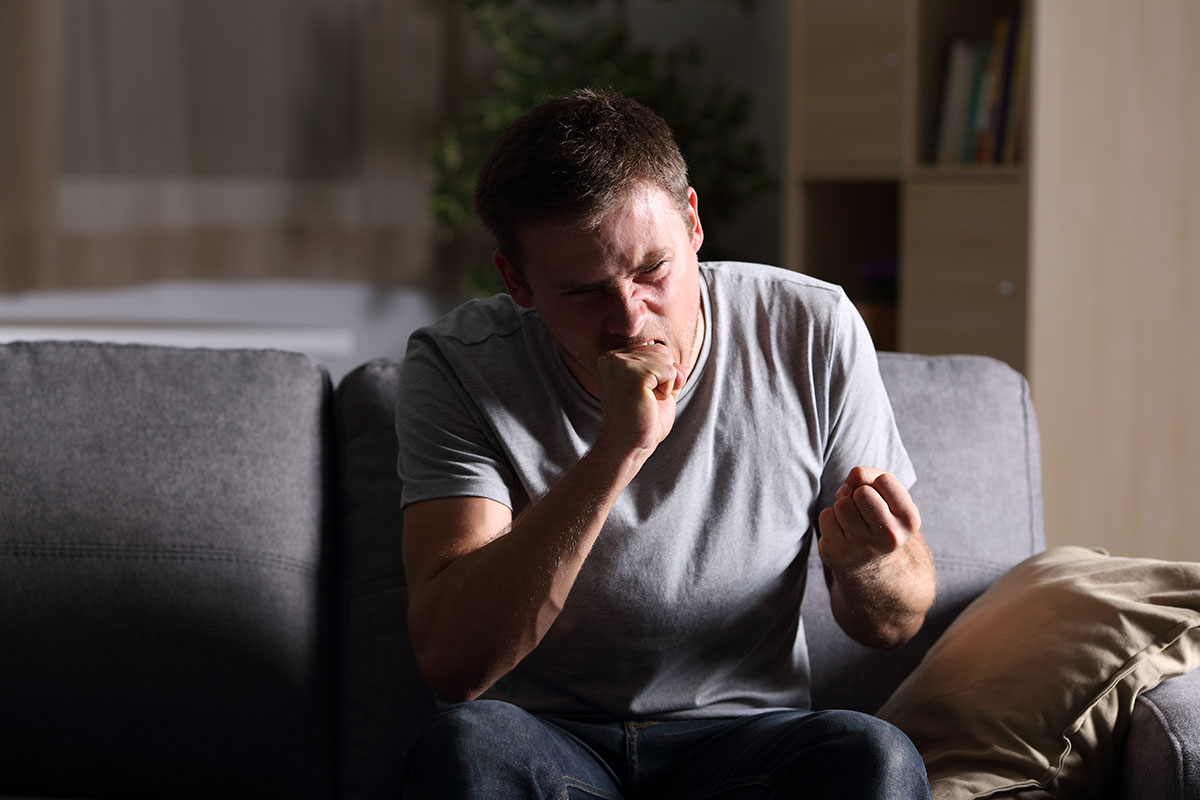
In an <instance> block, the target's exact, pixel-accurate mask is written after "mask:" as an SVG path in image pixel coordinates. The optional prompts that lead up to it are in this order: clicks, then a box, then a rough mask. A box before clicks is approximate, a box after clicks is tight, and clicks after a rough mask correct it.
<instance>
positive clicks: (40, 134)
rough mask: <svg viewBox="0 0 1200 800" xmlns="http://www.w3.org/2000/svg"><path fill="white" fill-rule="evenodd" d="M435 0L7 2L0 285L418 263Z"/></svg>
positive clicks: (90, 283)
mask: <svg viewBox="0 0 1200 800" xmlns="http://www.w3.org/2000/svg"><path fill="white" fill-rule="evenodd" d="M448 5H452V4H445V3H438V2H436V1H435V0H155V2H153V3H147V2H144V0H4V3H3V4H0V68H2V69H0V291H20V290H26V289H45V288H65V287H71V288H76V287H98V286H112V285H119V284H129V283H138V282H145V281H152V280H161V279H180V278H188V279H193V278H195V279H229V278H262V277H305V278H329V279H347V280H351V279H352V280H371V281H386V282H391V281H397V282H408V281H416V280H422V279H424V278H425V277H426V275H427V273H428V272H429V270H430V267H431V263H432V261H433V251H434V237H433V229H432V223H431V221H430V219H429V215H428V213H427V211H426V205H427V204H426V197H427V195H428V191H429V185H430V181H431V176H432V173H431V170H430V168H429V166H428V163H427V156H426V148H427V142H428V140H429V138H430V137H431V135H432V133H433V131H434V129H435V128H436V126H437V124H438V121H439V120H440V119H441V118H442V117H443V115H444V114H445V112H446V107H447V101H446V98H445V92H444V88H445V87H444V80H443V77H442V76H443V74H444V73H445V69H444V65H443V61H444V55H443V54H444V52H445V50H446V48H445V46H444V40H445V29H446V19H445V15H446V11H445V8H444V7H445V6H448Z"/></svg>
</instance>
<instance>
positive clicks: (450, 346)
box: [397, 262, 914, 720]
mask: <svg viewBox="0 0 1200 800" xmlns="http://www.w3.org/2000/svg"><path fill="white" fill-rule="evenodd" d="M700 275H701V281H700V286H701V293H702V302H703V309H704V315H705V319H706V322H707V324H706V326H705V335H704V344H703V348H702V350H701V353H700V357H699V361H698V362H697V365H696V368H695V369H694V370H693V372H692V374H691V376H690V377H689V379H688V383H687V385H686V386H685V387H684V388H683V391H682V393H681V395H680V397H679V403H678V408H677V414H676V420H675V425H674V427H673V428H672V430H671V433H670V435H669V436H668V437H667V438H666V439H665V440H664V441H663V442H662V443H661V444H660V445H659V447H658V449H657V450H656V451H655V452H654V454H653V455H652V456H651V457H650V459H649V460H648V461H647V462H646V464H645V465H644V466H643V468H642V470H641V472H640V473H639V474H638V475H637V477H636V478H635V479H634V480H633V482H632V483H631V484H630V485H629V487H628V488H627V489H626V490H625V491H624V493H622V495H621V496H620V498H619V499H618V501H617V504H616V506H615V507H614V508H613V510H612V513H611V514H610V515H609V518H608V520H607V522H606V523H605V525H604V528H603V530H602V531H601V533H600V536H599V537H598V539H597V541H596V543H595V546H594V547H593V549H592V552H591V554H590V555H589V557H588V559H587V561H586V562H585V563H584V566H583V569H582V570H581V571H580V573H579V577H578V579H577V581H576V583H575V585H574V587H573V589H572V590H571V593H570V595H569V597H568V599H567V602H566V604H565V606H564V608H563V610H562V613H561V614H560V615H559V617H558V619H557V620H556V621H555V623H554V625H553V626H552V627H551V629H550V631H549V632H548V633H547V634H546V636H545V638H544V639H543V640H542V642H541V644H540V645H539V646H538V647H537V648H536V649H535V650H534V651H533V652H532V653H531V654H530V655H529V656H527V657H526V658H525V659H524V661H522V662H521V663H520V664H519V665H518V666H517V667H516V668H515V669H514V670H513V671H512V672H511V673H509V675H507V676H506V677H505V678H503V679H502V680H501V681H500V682H499V683H497V684H496V686H494V687H493V688H492V689H491V690H490V691H489V692H488V693H487V695H486V696H488V697H494V698H498V699H503V700H507V701H509V702H513V703H516V704H518V705H520V706H522V707H524V708H526V709H527V710H530V711H533V712H535V713H544V714H555V715H562V716H578V717H592V718H605V719H617V720H630V719H671V718H686V717H701V716H736V715H740V714H748V713H755V712H758V711H763V710H767V709H776V708H805V707H807V706H808V704H809V666H808V652H807V648H806V646H805V641H804V631H803V627H802V625H801V624H800V600H801V597H802V595H803V593H804V583H805V576H806V574H807V571H806V568H805V567H806V565H805V562H806V561H807V557H808V552H809V549H810V547H811V542H812V539H813V537H812V536H811V535H809V534H811V532H812V531H813V530H814V528H815V525H816V517H817V514H818V512H819V510H820V509H822V508H825V507H828V506H830V505H832V503H833V499H834V495H835V493H836V491H837V489H838V487H839V486H840V485H841V483H842V481H843V480H844V479H845V477H846V475H847V473H848V472H849V471H850V469H851V468H853V467H854V466H856V465H860V464H862V465H869V466H874V467H878V468H881V469H885V470H888V471H889V472H892V473H894V474H896V475H897V476H898V477H899V478H900V479H901V480H902V481H903V482H904V483H905V485H911V484H912V483H913V480H914V475H913V471H912V465H911V463H910V461H909V459H908V455H907V453H906V452H905V450H904V446H903V445H902V444H901V442H900V436H899V434H898V432H897V430H896V425H895V421H894V419H893V416H892V408H891V405H890V403H889V401H888V399H887V395H886V393H885V391H884V388H883V383H882V381H881V379H880V376H879V370H878V367H877V364H876V358H875V351H874V348H873V347H872V344H871V341H870V337H869V335H868V334H867V331H866V328H865V326H864V325H863V323H862V320H861V318H860V317H859V316H858V314H857V313H856V312H855V310H854V307H853V305H852V304H851V303H850V302H849V300H847V299H846V296H845V294H844V293H843V292H842V290H841V289H839V288H837V287H836V286H832V285H830V284H826V283H822V282H820V281H817V280H815V279H812V278H809V277H806V276H804V275H800V274H798V273H794V272H790V271H787V270H782V269H777V268H774V267H765V266H760V265H753V264H741V263H725V262H719V263H708V264H701V265H700ZM600 421H601V412H600V404H599V402H598V401H597V400H596V399H595V398H593V397H592V396H591V395H590V394H588V393H587V392H586V391H584V389H583V388H582V387H581V386H580V385H579V383H578V381H577V380H576V379H575V378H574V376H572V375H571V373H570V372H569V371H568V369H567V367H566V366H565V365H564V364H563V362H562V360H561V358H560V357H559V355H558V353H557V351H556V349H555V345H554V343H553V341H552V339H551V338H550V336H549V334H548V332H547V331H546V329H545V328H544V327H543V325H542V324H541V322H540V320H539V319H538V316H537V314H536V313H535V312H533V311H531V310H527V309H522V308H520V307H519V306H517V305H516V304H515V303H513V302H512V301H511V299H509V298H508V296H506V295H498V296H496V297H493V298H491V299H488V300H481V301H473V302H469V303H466V304H465V305H463V306H461V307H459V308H458V309H456V310H455V311H453V312H452V313H451V314H450V315H448V316H447V317H446V318H445V319H443V320H441V321H440V322H438V323H436V324H434V325H432V326H430V327H428V328H424V329H421V330H419V331H417V332H416V333H414V334H413V336H412V338H411V339H410V341H409V349H408V354H407V357H406V359H405V362H404V369H403V372H402V376H401V389H400V396H399V402H398V406H397V431H398V434H399V438H400V444H401V446H400V458H399V471H400V477H401V479H402V481H403V485H404V489H403V492H404V494H403V502H404V503H405V504H406V505H407V504H409V503H413V502H416V501H419V500H427V499H433V498H439V497H450V496H479V497H488V498H491V499H493V500H497V501H499V502H501V503H504V504H505V505H507V506H509V507H510V508H512V509H513V511H514V513H517V514H519V513H520V512H521V510H522V509H523V508H524V507H525V506H526V505H527V504H528V503H529V501H530V499H531V498H537V497H539V496H540V495H542V494H543V493H545V492H546V491H547V490H548V489H549V487H550V486H551V485H552V484H553V483H554V482H555V480H556V479H557V477H558V476H559V475H560V474H562V473H563V472H564V471H565V470H566V469H568V468H569V467H570V466H572V465H573V464H574V463H575V462H576V461H578V460H579V458H581V457H582V456H583V455H584V453H585V452H586V451H587V450H588V448H589V447H590V445H591V443H592V442H593V441H594V439H595V437H596V435H597V433H598V432H599V428H600Z"/></svg>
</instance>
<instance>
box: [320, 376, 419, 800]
mask: <svg viewBox="0 0 1200 800" xmlns="http://www.w3.org/2000/svg"><path fill="white" fill-rule="evenodd" d="M399 376H400V365H399V363H397V362H396V361H391V360H386V359H380V360H376V361H372V362H369V363H367V364H364V365H363V366H361V367H359V368H358V369H356V370H354V371H353V372H351V373H350V374H349V375H347V376H346V377H345V378H343V379H342V381H341V383H340V384H339V385H338V388H337V396H336V403H335V408H336V413H337V428H338V432H339V439H340V441H341V451H342V453H341V458H340V463H341V469H340V470H339V474H340V475H341V481H340V496H341V503H340V505H341V514H340V519H341V525H340V530H341V531H342V533H343V536H342V539H341V541H342V546H343V548H344V549H343V551H342V553H341V556H340V558H339V560H340V561H341V562H342V563H343V565H344V575H345V578H346V583H345V586H344V587H343V592H344V598H345V602H343V603H341V604H340V606H341V608H342V609H343V613H342V615H341V619H340V622H339V628H340V632H339V636H338V640H339V647H338V652H339V653H340V654H341V656H342V661H341V664H340V670H339V673H340V680H339V694H340V699H339V707H340V708H341V710H342V715H341V718H340V720H339V724H338V732H339V741H340V750H339V759H338V763H339V772H340V775H341V778H340V780H339V786H340V788H341V792H342V795H343V796H345V797H350V798H360V799H361V798H385V797H397V796H399V773H400V768H401V766H402V764H403V758H402V755H403V753H404V751H405V750H406V749H407V748H408V745H409V743H410V741H411V740H412V737H413V734H414V733H415V732H416V730H417V728H419V727H420V725H421V724H422V723H423V722H424V721H425V720H426V719H427V718H428V717H429V716H430V715H432V713H433V711H434V695H433V692H432V691H431V690H430V689H429V688H428V687H427V686H426V684H425V682H424V680H422V678H421V676H420V674H419V673H418V672H417V668H416V663H415V661H414V660H413V655H412V647H411V645H410V644H409V639H408V626H407V618H406V614H407V613H408V594H407V587H406V584H405V581H404V564H403V558H402V552H401V522H402V513H401V505H400V478H399V476H398V475H397V474H396V457H397V454H398V451H399V446H398V443H397V440H396V423H395V420H396V391H397V388H398V386H399Z"/></svg>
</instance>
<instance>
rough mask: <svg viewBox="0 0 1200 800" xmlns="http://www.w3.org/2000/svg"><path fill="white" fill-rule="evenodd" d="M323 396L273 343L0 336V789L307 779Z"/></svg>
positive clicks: (319, 602)
mask: <svg viewBox="0 0 1200 800" xmlns="http://www.w3.org/2000/svg"><path fill="white" fill-rule="evenodd" d="M330 397H331V389H330V386H329V379H328V376H327V375H326V373H325V371H324V369H323V368H321V367H320V366H319V365H317V364H316V363H315V362H313V361H312V360H311V359H309V358H307V357H305V356H300V355H295V354H288V353H277V352H264V351H253V352H250V351H231V350H221V351H213V350H182V349H173V348H156V347H141V346H119V345H100V344H88V343H38V344H20V343H18V344H10V345H6V346H0V487H2V488H0V643H3V647H4V655H3V657H0V793H9V794H30V795H39V796H43V795H63V796H81V795H82V796H105V797H112V796H152V797H242V796H257V797H292V798H325V797H329V796H330V795H331V787H332V743H331V741H330V729H331V724H330V718H331V707H332V680H331V677H330V673H331V663H330V662H331V659H330V657H329V653H330V652H331V647H330V630H329V622H330V620H329V615H328V613H327V611H326V609H328V607H329V603H328V600H327V598H328V592H329V590H330V581H329V574H328V570H327V568H326V567H325V566H323V565H325V564H326V563H327V550H328V547H329V544H330V543H329V540H328V537H329V535H330V533H331V523H332V514H331V509H330V507H329V499H330V498H331V496H332V492H331V490H330V474H329V466H328V459H327V453H328V451H329V445H330V444H331V442H332V436H331V429H330V428H331V426H330V420H329V405H330V403H329V400H330Z"/></svg>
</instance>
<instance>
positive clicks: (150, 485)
mask: <svg viewBox="0 0 1200 800" xmlns="http://www.w3.org/2000/svg"><path fill="white" fill-rule="evenodd" d="M881 365H882V369H883V372H884V377H885V380H886V382H887V384H888V388H889V392H890V393H891V395H892V399H893V402H894V404H895V407H896V413H897V417H898V420H899V424H900V426H901V429H902V433H903V435H904V438H905V441H906V443H907V444H908V446H909V449H910V452H911V454H912V457H913V460H914V462H915V464H916V468H917V472H918V474H919V475H920V480H919V483H918V484H917V486H916V488H915V490H914V494H915V495H916V499H917V501H918V503H919V504H920V507H921V509H922V514H923V517H924V528H925V531H926V534H927V537H928V540H929V542H930V545H931V547H932V548H933V550H934V553H935V557H936V559H937V563H938V567H939V573H940V593H939V597H938V601H937V603H936V605H935V607H934V610H933V613H932V615H931V617H930V619H929V622H928V624H927V625H926V627H925V629H924V630H923V631H922V632H921V633H920V634H919V636H918V637H917V639H916V641H915V642H914V643H912V644H911V645H910V646H908V647H906V648H903V649H901V650H899V651H897V652H894V653H888V654H881V653H877V652H871V651H867V650H865V649H863V648H860V647H858V646H856V645H854V644H853V643H851V642H850V641H848V640H847V639H846V638H845V637H844V636H843V635H842V634H841V633H840V632H839V631H838V630H837V629H836V627H835V626H834V624H833V622H832V620H831V619H830V618H829V616H828V612H827V611H826V610H825V609H826V601H825V598H824V597H823V596H820V595H823V591H824V590H823V582H822V581H821V580H820V579H819V578H818V577H817V576H816V575H814V576H813V579H811V580H810V581H809V586H810V587H811V588H810V592H811V593H812V595H813V596H812V597H810V598H808V601H807V603H808V605H807V606H806V612H805V615H806V619H807V620H808V622H807V624H808V631H809V641H810V650H811V651H812V659H813V670H814V675H813V679H814V699H815V702H816V704H817V705H819V706H823V707H826V706H842V707H850V708H858V709H862V710H867V711H871V710H874V709H875V708H877V707H878V706H879V705H880V703H882V701H883V700H884V699H885V698H886V697H887V696H888V695H889V694H890V692H891V691H892V689H893V688H894V687H895V686H896V685H897V684H898V683H899V682H900V680H901V679H902V678H903V677H904V675H906V674H907V673H908V672H909V671H910V670H911V669H912V668H913V667H914V665H915V664H916V663H917V662H918V660H919V659H920V657H921V654H922V652H923V650H924V649H925V648H926V647H928V646H929V644H930V643H931V642H932V641H933V640H934V639H936V637H937V636H938V634H939V633H940V632H941V631H942V630H944V629H945V627H946V626H947V625H948V624H949V622H950V621H951V620H952V619H953V618H954V616H955V615H956V614H957V613H958V612H959V611H960V610H961V609H962V608H963V607H964V606H965V605H966V604H967V603H969V602H970V600H971V599H972V598H974V597H975V596H976V595H978V594H979V593H980V592H981V591H982V590H983V589H985V588H986V587H987V586H988V585H989V584H990V583H991V582H992V581H993V580H994V579H995V578H996V577H997V576H998V575H1000V574H1001V573H1002V572H1004V571H1005V570H1006V569H1007V568H1008V567H1010V566H1011V565H1013V564H1015V563H1017V562H1018V561H1021V560H1022V559H1024V558H1025V557H1026V556H1028V555H1030V554H1032V553H1034V552H1036V551H1039V550H1040V549H1042V548H1043V538H1042V520H1041V511H1040V509H1041V496H1040V475H1039V466H1038V463H1039V462H1038V441H1037V430H1036V424H1035V422H1034V418H1033V411H1032V407H1031V405H1030V400H1029V394H1028V391H1027V387H1026V385H1025V383H1024V381H1023V379H1022V378H1021V377H1020V376H1019V375H1018V374H1016V373H1014V372H1013V371H1011V370H1010V369H1008V368H1007V367H1005V366H1003V365H1001V364H999V363H998V362H994V361H990V360H987V359H982V358H974V357H918V356H900V355H890V354H885V355H884V356H883V357H882V360H881ZM398 369H399V368H398V365H397V364H396V363H394V362H391V361H375V362H371V363H368V364H365V365H363V366H362V367H360V368H359V369H357V370H356V371H354V372H353V373H351V374H349V375H347V376H346V377H345V378H344V379H343V380H342V381H341V382H340V384H339V385H338V386H337V387H336V389H335V388H334V387H332V386H331V385H330V381H329V379H328V377H327V374H326V373H325V371H324V370H323V369H322V367H321V366H320V365H318V364H316V363H315V362H313V361H312V360H310V359H309V358H307V357H305V356H301V355H295V354H288V353H280V352H273V351H228V350H226V351H212V350H182V349H170V348H156V347H140V346H116V345H97V344H89V343H39V344H20V343H17V344H11V345H6V346H2V347H0V485H2V487H3V488H2V489H0V644H2V646H3V652H4V655H3V656H2V657H0V795H3V796H29V797H33V796H55V797H73V796H85V797H131V796H152V797H168V798H169V797H237V796H256V797H290V798H309V797H311V798H330V797H345V798H363V799H364V800H365V799H366V798H384V797H394V796H395V794H396V792H395V790H396V782H397V775H398V771H399V768H400V765H401V763H402V759H403V753H404V750H405V747H406V745H407V743H408V742H409V741H411V738H412V736H413V735H414V731H415V729H416V727H417V726H418V725H419V724H420V722H421V721H422V720H423V719H425V718H426V717H427V716H428V714H429V713H431V712H432V710H433V708H434V701H433V697H432V696H431V693H430V692H429V690H428V689H427V688H426V687H425V686H424V685H423V683H422V682H421V680H420V678H419V676H418V675H417V673H416V671H415V668H414V666H413V664H412V660H411V656H410V653H409V650H408V643H407V638H406V635H405V629H404V618H405V587H404V576H403V571H402V569H401V555H400V534H401V531H400V507H399V487H398V485H397V479H396V477H395V472H394V460H395V453H396V444H395V441H394V434H393V428H392V402H393V396H394V392H395V386H396V380H397V375H398ZM966 475H970V476H972V477H971V479H970V480H964V479H963V476H966ZM983 487H991V490H990V491H984V490H983ZM813 568H814V569H818V566H817V565H815V564H814V565H813ZM1198 770H1200V674H1198V673H1192V674H1190V675H1187V676H1184V677H1182V678H1175V679H1173V680H1171V681H1169V682H1168V683H1166V684H1164V685H1163V686H1161V687H1160V688H1159V689H1157V690H1155V691H1153V692H1151V693H1150V694H1149V695H1147V696H1144V697H1143V698H1142V700H1140V701H1139V705H1138V710H1137V711H1136V712H1135V715H1134V719H1133V724H1132V726H1131V735H1130V737H1129V740H1128V745H1127V754H1126V757H1125V758H1124V765H1123V767H1122V772H1121V774H1123V775H1125V780H1126V786H1127V788H1126V789H1125V792H1124V796H1127V797H1139V798H1141V797H1144V798H1150V797H1153V798H1160V799H1161V798H1177V797H1197V796H1200V774H1198Z"/></svg>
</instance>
